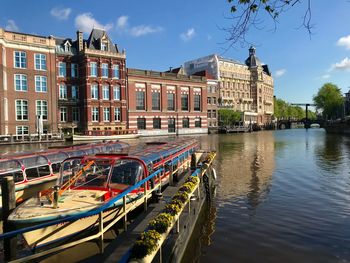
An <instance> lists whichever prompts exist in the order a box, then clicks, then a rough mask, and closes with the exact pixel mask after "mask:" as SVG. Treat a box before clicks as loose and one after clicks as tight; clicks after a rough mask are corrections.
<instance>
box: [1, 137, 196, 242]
mask: <svg viewBox="0 0 350 263" xmlns="http://www.w3.org/2000/svg"><path fill="white" fill-rule="evenodd" d="M197 149H198V142H197V141H196V140H193V139H182V140H176V141H172V142H168V143H155V144H153V143H151V144H146V145H144V146H143V147H138V148H136V149H134V150H133V151H131V152H129V154H95V155H92V156H91V155H90V156H84V157H72V158H68V159H66V160H65V161H64V162H63V163H62V165H61V171H60V178H59V180H58V184H59V185H58V187H57V188H56V191H55V192H51V193H49V194H48V195H46V196H41V197H40V198H31V199H29V200H28V201H26V202H24V203H23V204H22V205H20V206H18V207H17V208H16V209H15V210H14V211H13V213H12V214H11V215H10V216H9V218H8V221H9V222H11V223H12V224H13V225H14V226H16V228H22V227H25V226H28V225H35V224H40V223H45V222H50V221H54V220H58V219H60V220H61V221H60V223H57V224H54V225H50V226H45V227H43V228H40V229H37V230H33V231H30V232H26V233H24V234H23V236H24V238H25V240H26V241H27V243H28V245H29V246H30V247H31V248H38V247H41V246H45V245H48V244H50V243H52V242H56V241H59V240H62V239H64V238H67V237H70V236H74V235H77V234H79V233H81V232H83V231H86V230H88V229H91V228H93V227H94V226H97V225H98V219H99V215H100V214H101V213H102V216H103V222H108V221H110V220H112V219H113V218H115V217H117V216H119V215H120V214H121V213H122V208H123V199H122V197H123V196H126V198H125V201H124V202H126V205H128V206H129V207H130V206H133V207H135V208H136V207H137V206H139V205H141V204H142V203H143V197H145V195H146V196H149V195H150V194H151V193H150V192H148V191H147V190H148V189H150V188H152V187H154V186H155V185H159V186H161V185H164V184H166V183H167V182H168V181H169V176H170V173H172V172H173V171H174V170H178V171H179V172H180V171H181V170H183V169H186V167H189V164H190V159H191V154H192V153H194V152H195V151H196V150H197ZM174 163H175V164H174ZM155 174H157V175H158V176H157V177H154V180H150V181H147V183H144V184H142V185H140V186H139V187H138V188H136V189H134V190H132V191H130V192H128V193H127V194H125V192H127V191H128V189H132V187H133V186H135V185H137V184H138V183H140V182H142V180H145V179H146V178H148V177H152V175H155ZM72 216H75V217H76V218H78V219H79V220H75V221H71V220H69V221H68V219H69V218H70V217H72ZM65 219H67V222H65Z"/></svg>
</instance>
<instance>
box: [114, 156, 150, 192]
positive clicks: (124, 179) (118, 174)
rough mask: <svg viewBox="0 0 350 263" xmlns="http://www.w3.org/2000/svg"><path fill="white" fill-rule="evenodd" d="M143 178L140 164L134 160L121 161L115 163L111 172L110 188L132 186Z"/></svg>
mask: <svg viewBox="0 0 350 263" xmlns="http://www.w3.org/2000/svg"><path fill="white" fill-rule="evenodd" d="M142 176H143V167H142V165H141V163H139V162H138V161H134V160H122V161H120V162H119V163H117V164H116V165H115V166H114V168H113V171H112V176H111V180H110V186H111V187H113V188H118V184H123V185H134V184H136V183H137V182H138V181H139V180H141V179H142Z"/></svg>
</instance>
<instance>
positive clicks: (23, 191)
mask: <svg viewBox="0 0 350 263" xmlns="http://www.w3.org/2000/svg"><path fill="white" fill-rule="evenodd" d="M128 147H129V145H128V144H127V143H124V142H107V143H99V144H90V145H79V146H69V147H65V148H62V149H61V148H58V149H48V150H46V151H41V152H34V153H27V154H21V155H18V154H17V155H12V156H11V155H8V156H6V157H5V158H2V159H0V182H1V180H2V178H4V177H5V176H12V177H13V179H14V182H15V192H16V200H17V201H19V202H20V201H23V200H26V199H28V198H30V197H32V196H33V195H35V194H36V193H38V192H40V191H42V190H45V189H48V188H50V187H52V186H54V185H55V183H56V181H57V178H58V175H59V170H60V166H61V162H62V161H63V160H65V159H66V158H69V157H74V156H84V155H88V154H95V153H99V152H107V153H108V152H122V151H125V149H127V148H128ZM1 204H2V198H1V189H0V208H1V207H2V205H1Z"/></svg>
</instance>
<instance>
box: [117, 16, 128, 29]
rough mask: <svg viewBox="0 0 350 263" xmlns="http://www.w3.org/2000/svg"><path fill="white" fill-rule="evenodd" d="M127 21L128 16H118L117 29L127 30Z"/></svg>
mask: <svg viewBox="0 0 350 263" xmlns="http://www.w3.org/2000/svg"><path fill="white" fill-rule="evenodd" d="M128 19H129V17H128V16H120V17H118V20H117V28H119V29H125V28H127V27H128Z"/></svg>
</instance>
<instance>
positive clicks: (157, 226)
mask: <svg viewBox="0 0 350 263" xmlns="http://www.w3.org/2000/svg"><path fill="white" fill-rule="evenodd" d="M173 218H174V217H173V216H172V215H170V214H166V213H161V214H159V215H158V216H156V217H155V218H154V219H153V220H151V221H150V222H149V224H148V228H149V229H153V230H155V231H157V232H158V233H161V234H162V233H165V232H166V231H167V230H168V228H169V227H170V225H171V223H172V221H173Z"/></svg>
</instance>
